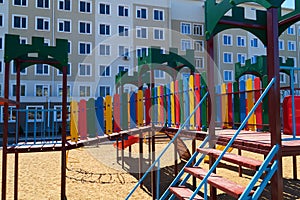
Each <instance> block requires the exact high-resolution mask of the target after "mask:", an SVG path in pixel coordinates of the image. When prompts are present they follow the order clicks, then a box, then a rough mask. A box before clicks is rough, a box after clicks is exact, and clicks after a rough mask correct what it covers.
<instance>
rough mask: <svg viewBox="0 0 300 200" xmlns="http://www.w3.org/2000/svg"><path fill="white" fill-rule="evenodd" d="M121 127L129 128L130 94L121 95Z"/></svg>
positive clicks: (123, 128)
mask: <svg viewBox="0 0 300 200" xmlns="http://www.w3.org/2000/svg"><path fill="white" fill-rule="evenodd" d="M121 102H122V103H121V129H122V130H128V95H127V93H123V94H122V95H121Z"/></svg>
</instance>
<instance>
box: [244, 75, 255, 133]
mask: <svg viewBox="0 0 300 200" xmlns="http://www.w3.org/2000/svg"><path fill="white" fill-rule="evenodd" d="M251 90H253V82H252V79H251V78H249V79H248V80H247V81H246V91H251ZM246 94H247V108H248V110H247V113H249V111H250V110H251V108H252V107H253V106H254V92H253V91H251V92H247V93H246ZM255 121H256V120H255V115H254V114H252V115H251V117H250V118H249V121H248V124H249V125H248V128H249V130H251V131H255V130H256V127H255V125H254V124H255V123H256V122H255Z"/></svg>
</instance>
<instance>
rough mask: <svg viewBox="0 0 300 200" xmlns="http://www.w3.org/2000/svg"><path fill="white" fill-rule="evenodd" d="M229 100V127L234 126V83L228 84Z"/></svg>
mask: <svg viewBox="0 0 300 200" xmlns="http://www.w3.org/2000/svg"><path fill="white" fill-rule="evenodd" d="M227 99H228V100H227V102H228V128H232V126H233V109H232V83H228V84H227Z"/></svg>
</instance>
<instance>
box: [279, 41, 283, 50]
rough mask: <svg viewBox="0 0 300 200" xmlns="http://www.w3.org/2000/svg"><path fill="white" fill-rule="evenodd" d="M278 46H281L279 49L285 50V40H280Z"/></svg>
mask: <svg viewBox="0 0 300 200" xmlns="http://www.w3.org/2000/svg"><path fill="white" fill-rule="evenodd" d="M278 48H279V50H284V40H279V41H278Z"/></svg>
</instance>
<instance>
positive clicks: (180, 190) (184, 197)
mask: <svg viewBox="0 0 300 200" xmlns="http://www.w3.org/2000/svg"><path fill="white" fill-rule="evenodd" d="M170 192H171V193H173V194H174V195H175V196H176V197H177V198H178V199H180V200H188V199H190V196H192V194H193V191H192V190H191V189H189V188H187V187H185V186H179V187H170ZM203 199H204V198H202V197H201V196H199V195H196V196H195V198H194V199H193V200H203Z"/></svg>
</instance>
